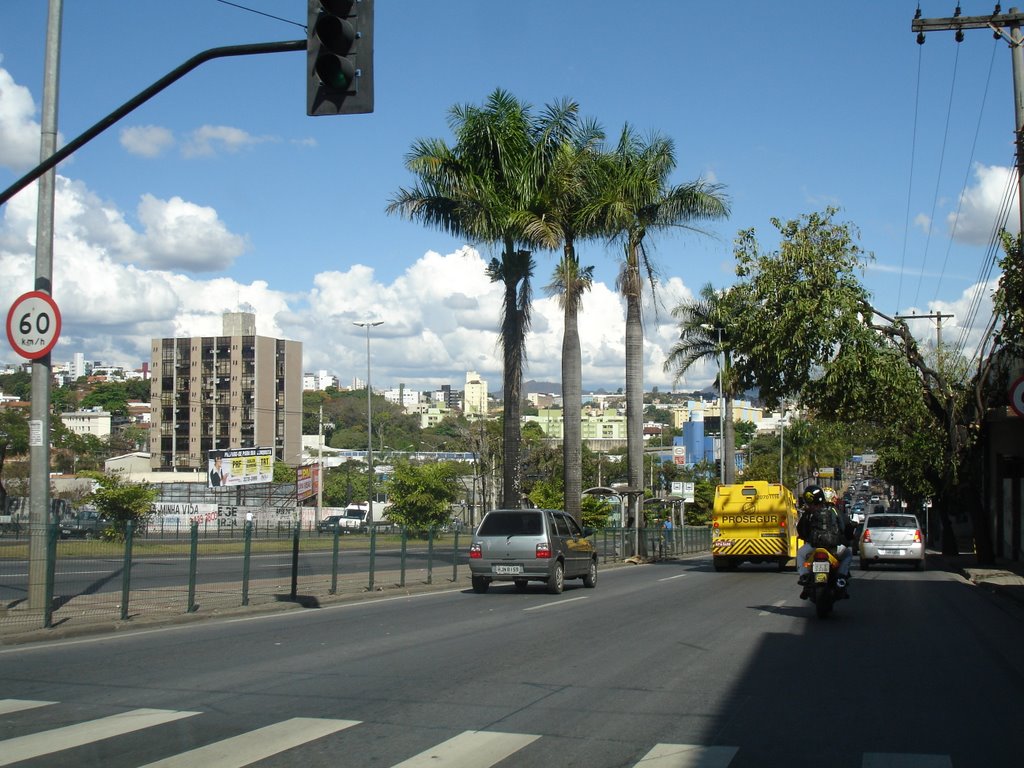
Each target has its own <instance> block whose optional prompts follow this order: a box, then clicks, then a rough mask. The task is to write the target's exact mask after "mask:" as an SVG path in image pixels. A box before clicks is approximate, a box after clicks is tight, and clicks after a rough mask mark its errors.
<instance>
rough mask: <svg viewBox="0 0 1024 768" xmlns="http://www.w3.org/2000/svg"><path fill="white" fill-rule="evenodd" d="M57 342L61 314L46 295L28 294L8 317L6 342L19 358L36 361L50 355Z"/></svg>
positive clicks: (21, 297) (38, 292)
mask: <svg viewBox="0 0 1024 768" xmlns="http://www.w3.org/2000/svg"><path fill="white" fill-rule="evenodd" d="M58 338H60V310H59V309H57V302H55V301H54V300H53V297H51V296H50V294H48V293H43V292H42V291H29V292H28V293H23V294H22V295H21V296H19V297H18V298H17V299H15V300H14V303H13V304H12V305H11V311H10V312H8V313H7V340H8V341H9V342H11V347H12V348H13V349H14V351H15V352H17V353H18V354H19V355H21V356H22V357H27V358H28V359H29V360H37V359H39V358H40V357H44V356H46V355H48V354H49V353H50V350H51V349H53V347H54V345H55V344H56V343H57V339H58Z"/></svg>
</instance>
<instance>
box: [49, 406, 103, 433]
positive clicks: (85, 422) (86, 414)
mask: <svg viewBox="0 0 1024 768" xmlns="http://www.w3.org/2000/svg"><path fill="white" fill-rule="evenodd" d="M60 420H61V421H62V422H63V424H64V426H65V427H67V428H68V430H69V431H70V432H73V433H74V434H76V435H92V436H94V437H98V438H99V439H100V440H105V439H107V438H108V437H110V414H109V413H108V412H107V411H104V410H103V409H101V408H89V409H87V410H83V411H69V412H68V413H62V414H60Z"/></svg>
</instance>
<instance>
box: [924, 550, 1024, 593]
mask: <svg viewBox="0 0 1024 768" xmlns="http://www.w3.org/2000/svg"><path fill="white" fill-rule="evenodd" d="M928 565H929V567H933V568H935V567H937V568H942V569H943V570H946V571H951V572H953V573H959V574H960V575H961V576H963V578H965V579H966V580H967V581H969V582H970V583H971V584H974V585H976V586H979V587H982V588H983V589H986V590H988V591H990V592H993V593H996V594H999V595H1001V596H1003V597H1007V598H1010V599H1011V600H1016V601H1017V602H1019V603H1024V562H1021V561H1013V560H1003V559H1000V558H997V560H996V562H995V564H994V565H984V566H981V565H978V560H977V557H976V556H975V555H974V553H973V552H971V553H967V554H962V555H956V556H949V557H947V556H946V555H943V554H941V553H939V552H929V554H928Z"/></svg>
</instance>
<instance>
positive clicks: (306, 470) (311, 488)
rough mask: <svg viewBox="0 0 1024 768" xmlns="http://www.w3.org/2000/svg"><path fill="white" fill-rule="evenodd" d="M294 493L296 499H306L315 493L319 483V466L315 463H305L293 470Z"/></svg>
mask: <svg viewBox="0 0 1024 768" xmlns="http://www.w3.org/2000/svg"><path fill="white" fill-rule="evenodd" d="M295 475H296V482H297V485H296V495H295V498H296V499H297V500H298V501H302V500H303V499H308V498H310V497H311V496H316V495H317V490H318V488H319V485H320V467H319V466H317V465H316V464H306V465H305V466H302V467H299V468H298V469H296V470H295Z"/></svg>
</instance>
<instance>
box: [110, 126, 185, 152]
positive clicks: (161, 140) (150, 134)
mask: <svg viewBox="0 0 1024 768" xmlns="http://www.w3.org/2000/svg"><path fill="white" fill-rule="evenodd" d="M121 146H122V147H124V148H125V149H126V150H127V151H128V152H130V153H131V154H133V155H139V156H140V157H159V156H160V155H162V154H163V153H164V152H165V151H167V150H168V149H170V148H171V147H173V146H174V134H173V133H171V131H169V130H168V129H167V128H163V127H161V126H159V125H136V126H132V127H131V128H125V129H124V130H123V131H121Z"/></svg>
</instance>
